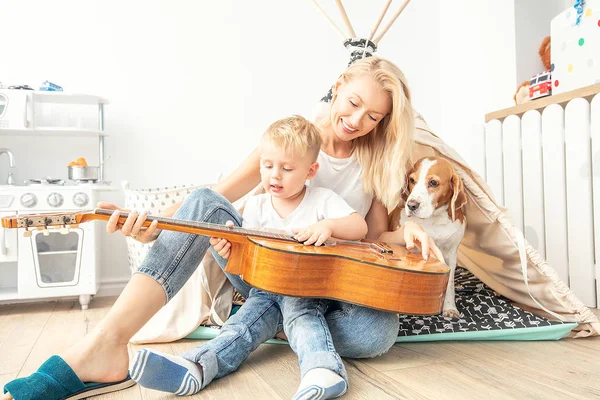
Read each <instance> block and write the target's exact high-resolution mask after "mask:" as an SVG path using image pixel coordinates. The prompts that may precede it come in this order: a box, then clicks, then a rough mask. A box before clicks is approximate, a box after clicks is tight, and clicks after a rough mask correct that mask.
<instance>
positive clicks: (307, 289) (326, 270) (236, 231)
mask: <svg viewBox="0 0 600 400" xmlns="http://www.w3.org/2000/svg"><path fill="white" fill-rule="evenodd" d="M111 214H112V210H103V209H96V210H94V211H93V212H90V213H80V214H37V215H22V216H11V217H4V218H2V227H3V228H7V229H14V228H23V229H25V231H26V233H27V232H28V230H29V229H48V228H58V227H62V229H66V230H67V231H68V227H69V226H71V225H76V224H79V223H85V222H88V221H94V220H103V221H106V220H108V219H109V218H110V216H111ZM126 219H127V213H125V212H122V213H121V216H120V217H119V223H121V224H123V223H125V220H126ZM153 220H157V221H158V225H157V227H158V228H159V229H167V230H172V231H178V232H183V233H189V234H196V235H204V236H217V237H222V238H224V239H227V240H229V241H230V243H231V253H230V257H229V260H228V262H227V268H226V270H225V271H226V272H228V273H231V274H236V275H240V276H241V277H242V279H243V280H244V281H245V282H247V283H248V284H249V285H251V286H253V287H256V288H258V289H261V290H264V291H267V292H272V293H277V294H281V295H286V296H299V297H316V298H327V299H335V300H340V301H345V302H349V303H354V304H358V305H361V306H365V307H371V308H376V309H380V310H385V311H391V312H397V313H405V314H422V315H427V314H439V313H440V312H441V311H442V305H443V301H444V295H445V293H446V284H447V283H448V276H449V272H450V269H449V268H448V266H446V265H445V264H443V263H442V262H440V261H438V260H436V259H435V258H433V257H431V258H430V259H429V260H427V261H426V260H424V259H423V258H422V257H421V254H419V253H410V252H408V251H407V250H406V248H404V247H403V246H398V245H391V244H385V243H380V242H369V241H360V242H351V241H337V242H336V241H328V242H326V244H325V245H324V246H318V247H317V246H305V245H303V244H301V243H298V242H297V241H296V240H294V239H293V238H291V237H290V236H289V234H287V233H285V232H282V233H272V232H271V233H269V232H264V231H259V230H250V229H244V228H239V227H226V226H223V225H216V224H207V223H202V222H197V221H185V220H177V219H173V218H164V217H148V218H147V219H146V221H145V222H144V226H148V225H150V223H151V222H152V221H153ZM29 235H31V233H30V232H29Z"/></svg>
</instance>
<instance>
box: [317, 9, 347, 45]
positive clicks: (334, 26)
mask: <svg viewBox="0 0 600 400" xmlns="http://www.w3.org/2000/svg"><path fill="white" fill-rule="evenodd" d="M312 2H313V3H314V4H315V6H316V7H317V9H318V10H319V11H320V12H321V14H323V16H324V17H325V19H327V21H329V23H330V24H331V26H332V27H333V29H335V30H336V31H337V32H338V33H339V34H340V36H341V37H342V39H343V40H346V39H348V37H347V36H346V35H345V34H344V32H342V30H341V29H340V28H338V26H337V25H336V24H335V22H333V20H332V19H331V18H329V15H327V13H326V12H325V10H323V9H322V8H321V6H320V5H319V3H317V0H312Z"/></svg>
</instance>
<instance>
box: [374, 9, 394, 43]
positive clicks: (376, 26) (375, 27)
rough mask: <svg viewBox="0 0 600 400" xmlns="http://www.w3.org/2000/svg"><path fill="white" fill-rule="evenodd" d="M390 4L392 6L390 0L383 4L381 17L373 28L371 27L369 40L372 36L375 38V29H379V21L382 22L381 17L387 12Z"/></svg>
mask: <svg viewBox="0 0 600 400" xmlns="http://www.w3.org/2000/svg"><path fill="white" fill-rule="evenodd" d="M390 4H392V0H388V1H387V3H386V4H385V7H384V8H383V11H382V12H381V15H380V16H379V19H378V20H377V22H376V23H375V26H374V27H373V29H371V33H370V34H369V40H371V39H373V36H375V32H377V29H378V28H379V24H381V21H383V17H384V16H385V13H386V12H387V10H388V8H390Z"/></svg>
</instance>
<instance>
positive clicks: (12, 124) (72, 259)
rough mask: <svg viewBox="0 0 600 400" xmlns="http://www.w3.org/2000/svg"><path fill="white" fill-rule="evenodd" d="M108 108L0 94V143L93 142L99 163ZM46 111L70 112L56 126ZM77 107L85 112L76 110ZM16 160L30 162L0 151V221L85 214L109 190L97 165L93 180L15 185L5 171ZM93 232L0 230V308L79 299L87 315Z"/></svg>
mask: <svg viewBox="0 0 600 400" xmlns="http://www.w3.org/2000/svg"><path fill="white" fill-rule="evenodd" d="M107 103H108V102H107V101H106V100H105V99H103V98H101V97H98V96H92V95H74V94H68V93H63V92H38V91H30V90H10V89H0V138H2V137H3V136H10V135H17V136H23V137H25V136H27V137H28V138H29V137H30V138H31V140H35V138H36V137H39V136H46V137H48V136H62V137H64V136H72V137H81V136H84V137H97V138H98V160H104V159H105V157H104V137H105V136H106V134H105V130H104V105H105V104H107ZM71 106H73V107H71ZM52 107H62V108H63V109H67V110H69V111H68V112H67V113H66V114H64V113H63V114H62V115H67V117H65V118H62V119H61V120H59V121H58V122H57V121H56V118H54V119H53V118H49V115H50V114H51V113H50V114H49V111H48V110H49V109H50V110H51V109H52ZM65 107H66V108H65ZM69 107H70V109H69ZM90 108H91V109H93V110H94V111H93V120H94V122H92V126H91V127H90V124H89V123H88V124H87V126H86V123H87V122H89V110H90ZM84 109H85V110H86V112H85V113H84V112H80V110H84ZM82 114H87V115H86V116H85V117H82ZM50 116H51V115H50ZM86 118H87V119H86ZM50 121H53V122H50ZM84 121H87V122H84ZM0 147H1V146H0ZM5 158H8V162H7V161H6V160H5ZM19 161H21V162H32V161H31V160H17V159H16V157H15V156H14V155H13V154H12V152H11V150H10V149H8V148H0V217H9V216H17V217H21V218H22V217H23V216H26V215H31V214H40V213H55V214H61V213H79V212H86V211H89V210H91V209H93V208H94V207H95V206H96V203H97V202H98V200H99V197H100V196H101V193H102V192H103V191H107V190H114V189H113V188H112V187H111V186H110V182H106V181H105V180H104V171H103V169H104V168H103V163H102V162H101V161H99V168H98V170H99V172H98V176H97V178H96V179H79V180H66V179H53V178H50V177H41V176H40V177H31V178H30V179H27V180H25V181H20V182H16V181H15V178H14V177H13V174H12V172H13V170H14V168H15V167H16V166H18V163H19ZM7 167H8V168H7ZM65 168H66V166H65ZM100 229H103V228H102V227H100V226H98V223H85V224H81V225H71V224H68V223H65V224H64V225H63V226H49V227H40V228H34V229H25V228H18V229H9V228H0V309H1V307H2V304H6V303H14V302H20V301H26V300H27V301H30V300H32V299H40V300H42V299H44V300H47V299H57V298H65V297H79V302H80V304H81V307H82V309H87V307H88V304H89V302H90V300H91V298H92V297H93V296H94V295H95V294H96V293H97V292H98V289H99V279H98V277H99V265H98V247H99V246H98V237H99V233H100Z"/></svg>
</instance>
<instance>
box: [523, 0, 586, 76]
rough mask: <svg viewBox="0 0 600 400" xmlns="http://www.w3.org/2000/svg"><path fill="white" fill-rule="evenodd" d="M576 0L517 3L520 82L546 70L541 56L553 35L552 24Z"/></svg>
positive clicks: (543, 0)
mask: <svg viewBox="0 0 600 400" xmlns="http://www.w3.org/2000/svg"><path fill="white" fill-rule="evenodd" d="M573 4H575V1H573V0H527V1H516V2H515V37H516V41H515V47H516V56H517V60H518V63H517V82H519V84H521V82H523V81H528V80H529V79H530V78H531V77H532V76H533V75H535V74H539V73H540V72H543V71H544V70H545V67H544V65H543V64H542V60H541V59H540V56H539V54H538V50H539V48H540V44H541V43H542V40H543V39H544V38H545V37H546V36H550V21H551V20H552V18H554V17H556V16H557V15H558V14H560V13H561V12H563V11H564V10H566V9H567V8H568V7H572V6H573Z"/></svg>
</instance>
